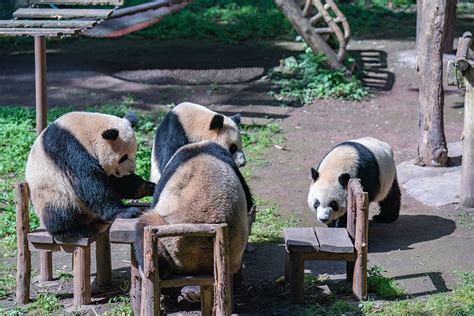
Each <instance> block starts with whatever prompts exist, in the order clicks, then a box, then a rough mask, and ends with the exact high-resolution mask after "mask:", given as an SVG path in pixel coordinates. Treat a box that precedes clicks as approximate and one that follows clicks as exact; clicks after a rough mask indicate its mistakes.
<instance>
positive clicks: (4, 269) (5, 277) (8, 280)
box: [0, 263, 16, 311]
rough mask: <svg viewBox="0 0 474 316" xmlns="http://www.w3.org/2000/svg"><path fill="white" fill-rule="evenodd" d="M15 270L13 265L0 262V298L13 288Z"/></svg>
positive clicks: (8, 293)
mask: <svg viewBox="0 0 474 316" xmlns="http://www.w3.org/2000/svg"><path fill="white" fill-rule="evenodd" d="M15 272H16V269H15V266H13V265H7V264H4V263H0V299H3V298H5V297H7V296H8V295H10V293H11V291H12V290H13V289H14V288H15ZM0 311H1V310H0Z"/></svg>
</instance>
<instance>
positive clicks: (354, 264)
mask: <svg viewBox="0 0 474 316" xmlns="http://www.w3.org/2000/svg"><path fill="white" fill-rule="evenodd" d="M368 206H369V202H368V194H367V193H366V192H363V189H362V185H361V184H360V180H359V179H351V180H350V181H349V185H348V196H347V228H330V227H307V228H285V229H284V230H283V235H284V239H285V246H286V265H285V280H286V281H287V282H289V287H290V303H292V304H302V303H303V302H304V291H303V289H304V262H305V261H306V260H329V261H346V269H347V279H348V280H351V281H352V292H353V294H354V296H355V297H356V298H358V299H366V298H367V249H368V248H367V240H368Z"/></svg>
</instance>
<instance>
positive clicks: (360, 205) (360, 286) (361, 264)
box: [352, 192, 369, 300]
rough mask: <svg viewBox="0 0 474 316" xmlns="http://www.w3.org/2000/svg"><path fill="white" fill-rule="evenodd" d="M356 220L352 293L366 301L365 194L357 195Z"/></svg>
mask: <svg viewBox="0 0 474 316" xmlns="http://www.w3.org/2000/svg"><path fill="white" fill-rule="evenodd" d="M356 200H357V212H356V213H357V214H356V216H357V220H356V236H355V245H354V248H355V251H356V261H355V267H354V279H353V282H352V292H353V293H354V296H355V297H357V299H359V300H365V299H367V252H368V226H369V214H368V213H369V212H368V210H369V196H368V194H367V192H363V193H357V194H356Z"/></svg>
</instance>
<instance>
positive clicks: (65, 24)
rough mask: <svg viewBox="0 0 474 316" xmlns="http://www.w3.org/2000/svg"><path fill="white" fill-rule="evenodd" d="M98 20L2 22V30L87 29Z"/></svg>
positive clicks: (0, 23) (0, 21)
mask: <svg viewBox="0 0 474 316" xmlns="http://www.w3.org/2000/svg"><path fill="white" fill-rule="evenodd" d="M96 24H97V20H85V21H83V20H80V21H76V20H66V21H64V20H0V28H7V29H12V28H53V29H58V28H59V29H64V28H73V29H76V28H77V29H85V28H90V27H93V26H94V25H96Z"/></svg>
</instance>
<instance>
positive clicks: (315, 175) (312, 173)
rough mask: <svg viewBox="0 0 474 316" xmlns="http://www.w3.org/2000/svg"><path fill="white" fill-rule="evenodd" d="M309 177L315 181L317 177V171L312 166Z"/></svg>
mask: <svg viewBox="0 0 474 316" xmlns="http://www.w3.org/2000/svg"><path fill="white" fill-rule="evenodd" d="M311 178H313V181H316V180H318V178H319V172H318V171H316V169H314V168H311Z"/></svg>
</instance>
